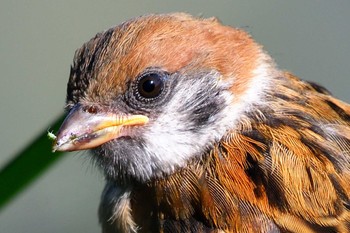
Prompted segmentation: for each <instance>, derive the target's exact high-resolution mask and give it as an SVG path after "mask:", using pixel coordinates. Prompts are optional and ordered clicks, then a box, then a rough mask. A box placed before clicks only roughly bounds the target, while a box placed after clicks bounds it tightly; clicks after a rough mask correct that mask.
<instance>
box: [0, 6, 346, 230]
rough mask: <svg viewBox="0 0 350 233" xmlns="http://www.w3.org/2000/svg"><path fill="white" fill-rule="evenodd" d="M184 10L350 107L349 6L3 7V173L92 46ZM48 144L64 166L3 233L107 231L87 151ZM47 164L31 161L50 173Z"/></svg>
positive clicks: (42, 182)
mask: <svg viewBox="0 0 350 233" xmlns="http://www.w3.org/2000/svg"><path fill="white" fill-rule="evenodd" d="M174 11H185V12H189V13H191V14H194V15H198V16H204V17H210V16H217V17H218V18H219V19H220V20H221V21H222V22H223V23H224V24H229V25H232V26H236V27H241V28H244V29H245V30H246V31H248V32H250V33H251V34H252V35H253V37H254V38H255V39H256V40H257V41H258V42H259V43H261V44H262V45H263V46H264V48H265V50H267V51H268V52H269V53H270V54H271V56H272V57H273V58H274V59H275V60H276V62H277V64H278V65H279V67H281V68H282V69H287V70H290V71H292V72H293V73H295V74H296V75H298V76H300V77H301V78H303V79H306V80H312V81H315V82H318V83H320V84H322V85H324V86H326V87H327V88H328V89H329V90H330V91H332V92H333V93H334V95H335V96H337V97H339V98H340V99H342V100H345V101H347V102H350V94H349V87H350V75H349V68H350V23H349V22H350V14H349V12H350V1H349V0H343V1H341V0H334V1H326V0H323V1H321V0H309V1H302V0H294V1H278V0H265V1H261V0H255V1H244V0H240V1H238V0H232V1H199V0H198V1H161V0H159V1H117V0H114V1H112V0H102V1H92V0H62V1H44V0H32V1H24V0H17V1H10V0H2V1H1V2H0V72H1V73H0V75H1V76H0V77H1V85H0V107H1V118H0V119H1V120H0V148H1V155H0V169H1V168H3V167H4V166H5V165H6V164H7V163H8V162H9V161H10V160H11V159H12V158H14V157H15V155H16V154H17V153H19V152H20V151H21V150H23V148H25V147H26V146H27V145H28V144H29V143H30V142H32V141H33V140H34V139H35V138H36V137H37V136H38V135H39V134H40V133H42V132H43V131H46V130H47V129H49V127H52V126H53V122H54V121H55V119H57V118H58V117H59V115H60V114H61V113H62V111H63V110H62V109H63V106H64V100H65V91H66V82H67V79H68V75H69V66H70V64H71V62H72V58H73V54H74V51H75V50H76V49H77V48H78V47H80V46H81V45H82V43H84V42H85V41H87V40H89V39H90V38H91V37H92V36H94V35H95V34H96V33H97V32H99V31H102V30H104V29H106V28H109V27H111V26H113V25H116V24H119V23H121V22H123V21H125V20H127V19H129V18H131V17H135V16H139V15H142V14H147V13H164V12H174ZM45 140H46V139H45ZM44 143H47V144H45V146H44V147H43V148H44V151H42V152H40V153H41V156H47V158H49V159H52V160H55V161H57V162H56V163H55V164H54V165H53V166H51V167H50V168H49V169H48V170H47V171H46V172H45V173H43V174H42V175H41V176H40V177H39V178H38V179H36V180H35V181H34V182H33V183H31V185H30V186H29V187H28V188H27V189H25V190H24V191H23V192H21V193H20V194H19V195H18V196H16V198H14V199H13V200H12V201H11V202H10V203H8V204H7V205H6V206H5V207H4V208H2V209H0V232H1V233H21V232H27V233H32V232H33V233H34V232H35V233H37V232H51V233H55V232H65V233H70V232H71V233H73V232H74V233H76V232H85V233H90V232H91V233H93V232H99V226H98V220H97V208H98V202H99V196H100V193H101V191H102V188H103V183H104V181H103V177H102V175H101V174H100V172H99V171H98V170H97V169H96V168H94V167H93V166H92V165H91V164H90V161H89V157H88V155H86V152H80V153H70V154H68V155H65V156H63V155H62V154H52V153H51V152H50V151H49V150H48V149H46V148H49V144H50V142H49V140H46V142H44ZM46 150H47V151H46ZM58 158H61V159H58ZM38 160H40V156H39V157H38V156H37V157H36V158H33V159H29V160H28V161H26V163H25V164H26V166H28V168H32V167H36V166H40V161H38ZM16 173H17V175H18V176H19V177H21V175H26V173H25V172H24V170H18V171H16ZM2 185H3V184H2ZM5 188H6V187H1V186H0V192H1V190H4V189H5Z"/></svg>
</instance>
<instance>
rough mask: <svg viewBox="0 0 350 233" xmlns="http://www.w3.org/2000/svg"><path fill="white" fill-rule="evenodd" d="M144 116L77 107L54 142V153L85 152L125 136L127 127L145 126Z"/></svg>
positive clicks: (69, 115)
mask: <svg viewBox="0 0 350 233" xmlns="http://www.w3.org/2000/svg"><path fill="white" fill-rule="evenodd" d="M147 122H148V117H146V116H143V115H118V114H115V113H106V112H99V111H96V112H95V111H84V109H83V108H82V106H81V105H76V106H75V107H74V108H73V109H72V110H71V111H70V112H69V114H68V116H67V117H66V119H65V120H64V122H63V123H62V125H61V127H60V129H59V130H58V132H57V138H56V139H55V141H54V145H53V151H54V152H55V151H74V150H85V149H91V148H94V147H97V146H99V145H101V144H103V143H106V142H108V141H110V140H112V139H115V138H118V137H121V136H123V135H122V131H121V129H122V128H123V127H125V126H135V125H144V124H146V123H147Z"/></svg>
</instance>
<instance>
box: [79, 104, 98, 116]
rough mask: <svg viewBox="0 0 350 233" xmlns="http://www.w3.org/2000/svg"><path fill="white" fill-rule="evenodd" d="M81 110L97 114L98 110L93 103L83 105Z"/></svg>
mask: <svg viewBox="0 0 350 233" xmlns="http://www.w3.org/2000/svg"><path fill="white" fill-rule="evenodd" d="M83 111H84V112H87V113H90V114H97V113H98V112H99V111H100V110H99V108H98V107H96V106H95V105H90V106H85V107H83Z"/></svg>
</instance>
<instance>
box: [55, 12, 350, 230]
mask: <svg viewBox="0 0 350 233" xmlns="http://www.w3.org/2000/svg"><path fill="white" fill-rule="evenodd" d="M155 83H156V84H155ZM157 83H158V84H159V85H158V84H157ZM157 85H158V86H157ZM157 88H158V89H157ZM145 96H146V97H145ZM67 109H68V110H70V112H71V113H70V115H69V116H68V117H67V119H66V122H65V123H64V124H63V125H62V127H61V129H60V131H59V132H58V135H57V137H58V138H57V141H56V143H55V145H54V149H55V150H79V149H89V148H91V149H92V151H93V158H94V159H95V161H96V163H97V164H98V165H99V166H100V167H101V168H102V170H103V171H104V173H105V175H106V180H107V185H106V188H105V190H104V192H103V194H102V199H101V205H100V210H99V217H100V222H101V224H102V228H103V232H105V233H112V232H172V233H173V232H247V233H248V232H266V233H267V232H305V233H308V232H327V233H328V232H339V233H340V232H350V200H349V195H350V106H349V105H348V104H346V103H344V102H342V101H340V100H338V99H336V98H334V97H333V96H332V95H331V94H330V93H329V92H328V91H327V90H326V89H324V88H323V87H321V86H319V85H317V84H314V83H310V82H306V81H302V80H300V79H298V78H297V77H295V76H293V75H292V74H290V73H287V72H283V71H280V70H279V69H277V68H276V67H275V65H274V62H273V61H272V59H271V58H270V57H269V56H268V55H267V54H266V53H265V52H264V51H263V50H262V48H261V46H259V45H258V44H256V43H255V42H254V41H253V40H252V39H251V38H250V36H249V35H247V34H246V33H245V32H243V31H242V30H239V29H234V28H231V27H227V26H223V25H221V24H220V23H219V22H218V21H217V20H216V19H197V18H193V17H191V16H189V15H186V14H179V13H177V14H165V15H149V16H143V17H140V18H135V19H133V20H130V21H127V22H125V23H123V24H121V25H119V26H117V27H115V28H111V29H109V30H107V31H104V32H102V33H99V34H97V35H96V36H95V37H94V38H93V39H91V40H90V41H89V42H87V43H86V44H84V45H83V47H82V48H80V49H79V50H77V52H76V54H75V59H74V64H73V66H72V69H71V76H70V80H69V82H68V88H67ZM113 119H117V120H113ZM114 121H115V122H117V123H115V122H114ZM96 130H100V131H96ZM107 131H108V132H107Z"/></svg>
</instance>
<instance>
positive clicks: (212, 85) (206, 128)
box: [143, 63, 271, 176]
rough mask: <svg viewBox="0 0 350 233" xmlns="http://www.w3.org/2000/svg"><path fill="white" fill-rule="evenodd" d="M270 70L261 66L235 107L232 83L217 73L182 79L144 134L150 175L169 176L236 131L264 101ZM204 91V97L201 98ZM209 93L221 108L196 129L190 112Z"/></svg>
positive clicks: (204, 99)
mask: <svg viewBox="0 0 350 233" xmlns="http://www.w3.org/2000/svg"><path fill="white" fill-rule="evenodd" d="M270 68H271V67H269V66H268V65H265V64H264V63H262V65H260V66H259V67H258V68H257V70H256V71H254V74H255V75H257V76H260V77H257V78H256V79H254V78H253V79H252V80H253V81H255V80H259V81H256V83H251V84H250V88H249V89H248V90H247V92H246V93H245V94H244V96H243V97H241V100H242V101H239V102H238V103H235V104H233V102H234V101H233V100H234V98H235V96H234V95H233V93H232V92H231V91H230V90H228V88H229V86H230V84H229V83H227V82H226V83H225V82H224V81H222V79H221V78H220V74H219V73H217V72H210V73H207V74H206V75H205V76H203V77H199V78H198V77H196V78H194V77H192V78H191V77H189V80H188V79H186V78H188V77H180V78H182V79H183V80H181V81H180V82H181V83H178V85H177V86H176V87H175V89H174V90H173V91H174V93H175V94H174V96H173V97H172V98H171V100H170V101H169V103H168V104H167V106H164V111H163V112H162V113H161V114H160V116H159V117H157V119H156V120H155V121H154V122H152V123H151V125H150V127H149V128H148V129H147V130H145V132H144V135H143V138H144V139H145V150H146V153H147V154H149V155H150V157H149V158H150V159H151V161H149V163H150V164H152V165H151V166H152V170H153V171H152V172H153V174H152V175H151V176H153V175H155V176H160V175H161V174H164V173H166V174H169V173H171V172H173V171H174V170H175V169H176V168H177V167H183V166H185V165H186V163H187V161H188V160H189V159H191V158H194V157H196V156H200V155H201V154H203V153H204V152H205V151H206V150H208V149H209V148H210V147H211V146H212V145H213V144H214V143H215V142H217V141H219V140H220V139H221V138H222V137H223V136H224V135H225V133H226V132H227V131H228V130H232V129H234V128H235V125H237V121H239V120H240V119H242V118H243V117H244V114H245V112H247V111H249V110H250V109H251V108H253V107H254V105H256V104H259V103H260V102H261V99H262V96H263V93H264V90H265V89H266V88H267V87H268V86H269V82H268V76H269V75H270V73H269V70H270ZM208 80H211V81H208ZM203 88H204V89H205V92H203ZM201 92H203V96H200V95H199V96H198V93H201ZM206 93H215V94H213V97H212V98H217V99H218V100H220V105H221V106H220V107H219V108H218V109H219V110H218V111H217V112H215V113H214V114H212V115H211V116H210V117H209V118H208V120H207V122H206V124H205V125H203V126H201V127H197V128H196V124H194V122H193V121H191V113H193V109H195V108H196V107H198V106H196V103H195V102H194V101H199V102H200V101H201V98H203V101H206V98H208V96H205V94H206ZM209 100H210V99H209ZM184 105H185V106H186V109H185V110H184V109H183V106H184Z"/></svg>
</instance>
